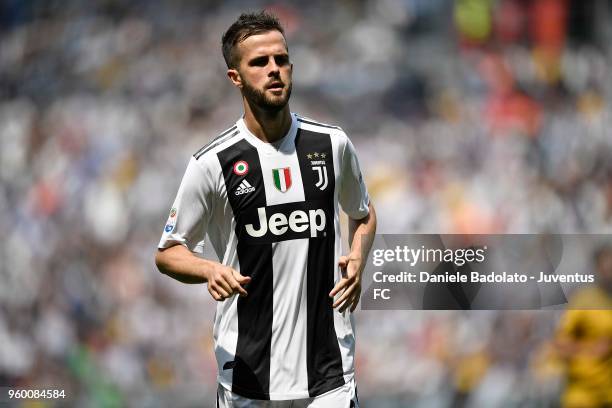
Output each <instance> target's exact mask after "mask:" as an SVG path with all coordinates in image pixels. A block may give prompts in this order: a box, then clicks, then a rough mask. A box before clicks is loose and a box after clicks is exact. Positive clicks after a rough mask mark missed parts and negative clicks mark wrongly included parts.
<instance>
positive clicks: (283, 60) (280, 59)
mask: <svg viewBox="0 0 612 408" xmlns="http://www.w3.org/2000/svg"><path fill="white" fill-rule="evenodd" d="M274 60H275V61H276V64H277V65H286V64H288V63H289V56H288V55H287V54H283V55H277V56H275V57H274Z"/></svg>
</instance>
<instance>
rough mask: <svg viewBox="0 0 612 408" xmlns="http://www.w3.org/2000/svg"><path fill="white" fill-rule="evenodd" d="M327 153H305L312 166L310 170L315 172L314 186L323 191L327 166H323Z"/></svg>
mask: <svg viewBox="0 0 612 408" xmlns="http://www.w3.org/2000/svg"><path fill="white" fill-rule="evenodd" d="M326 156H327V155H326V154H325V153H317V152H315V153H312V154H310V153H309V154H307V155H306V157H308V159H310V164H311V166H312V171H314V172H316V173H317V182H316V183H315V187H317V188H318V189H319V190H321V191H323V190H325V189H326V188H327V184H328V178H327V166H325V157H326ZM313 158H314V159H315V160H312V159H313Z"/></svg>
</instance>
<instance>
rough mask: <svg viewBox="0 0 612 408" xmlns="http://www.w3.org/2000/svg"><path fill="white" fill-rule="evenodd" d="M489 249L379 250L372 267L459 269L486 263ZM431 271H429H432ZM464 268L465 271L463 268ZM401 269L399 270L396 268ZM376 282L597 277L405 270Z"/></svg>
mask: <svg viewBox="0 0 612 408" xmlns="http://www.w3.org/2000/svg"><path fill="white" fill-rule="evenodd" d="M486 251H487V247H486V246H484V247H482V248H470V249H450V248H447V249H434V248H425V246H421V248H416V249H414V248H409V247H406V246H404V247H401V246H397V247H395V249H375V250H373V251H372V264H373V265H374V266H375V267H377V268H380V267H381V266H383V265H385V264H389V263H395V264H403V265H407V266H410V267H411V268H418V267H417V264H419V265H423V264H427V265H438V264H440V263H450V264H454V265H455V266H457V267H462V266H464V265H466V264H469V265H470V267H473V266H476V265H475V264H480V263H482V262H483V261H484V260H485V256H486ZM428 269H429V268H428ZM462 269H463V268H462ZM396 270H397V269H396ZM373 280H374V282H376V283H525V282H537V283H593V282H594V281H595V277H594V275H591V274H580V273H574V274H571V275H570V274H567V275H566V274H563V275H557V274H555V273H545V272H543V271H537V272H536V273H530V274H526V273H521V272H507V271H499V272H497V271H486V272H483V271H475V270H471V271H469V272H467V273H466V272H463V271H456V270H454V268H453V270H446V271H444V272H441V273H432V272H426V271H402V272H399V273H398V272H394V273H386V272H383V271H376V272H374V275H373Z"/></svg>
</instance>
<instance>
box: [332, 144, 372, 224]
mask: <svg viewBox="0 0 612 408" xmlns="http://www.w3.org/2000/svg"><path fill="white" fill-rule="evenodd" d="M342 135H343V136H344V138H345V143H344V149H343V152H342V156H341V157H342V162H341V164H340V171H341V174H340V190H339V193H338V202H339V203H340V207H341V208H342V210H343V211H344V212H346V213H347V214H348V216H349V217H351V218H352V219H355V220H359V219H362V218H363V217H365V216H366V215H368V213H369V208H368V206H369V204H370V197H369V196H368V190H367V188H366V185H365V182H364V181H363V176H362V174H361V169H360V167H359V160H358V159H357V154H356V153H355V148H354V147H353V144H352V143H351V141H350V140H349V139H348V138H347V137H346V135H344V133H342Z"/></svg>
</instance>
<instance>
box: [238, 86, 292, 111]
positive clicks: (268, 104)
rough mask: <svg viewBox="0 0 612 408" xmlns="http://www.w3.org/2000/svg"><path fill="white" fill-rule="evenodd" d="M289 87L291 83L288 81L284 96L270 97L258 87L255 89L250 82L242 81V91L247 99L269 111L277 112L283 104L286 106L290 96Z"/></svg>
mask: <svg viewBox="0 0 612 408" xmlns="http://www.w3.org/2000/svg"><path fill="white" fill-rule="evenodd" d="M291 88H292V84H291V83H289V85H288V86H287V93H286V94H285V96H284V97H281V98H270V97H268V96H267V95H266V93H265V91H263V92H262V91H260V90H259V89H256V88H255V87H252V86H251V85H250V84H248V83H246V82H244V83H243V87H242V92H243V94H244V96H245V97H246V98H247V100H248V101H249V102H250V103H252V104H254V105H255V106H257V107H258V108H260V109H262V110H264V111H266V112H269V113H277V112H280V111H281V110H282V109H283V108H284V107H285V106H287V102H289V97H290V96H291Z"/></svg>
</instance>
